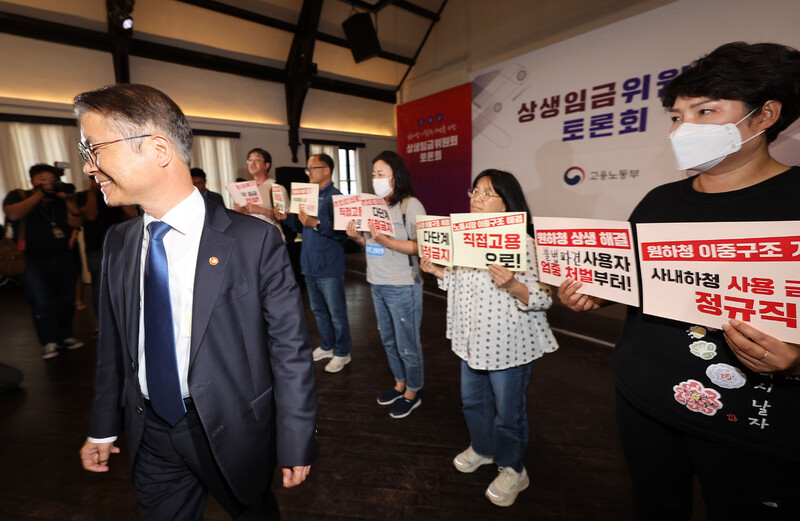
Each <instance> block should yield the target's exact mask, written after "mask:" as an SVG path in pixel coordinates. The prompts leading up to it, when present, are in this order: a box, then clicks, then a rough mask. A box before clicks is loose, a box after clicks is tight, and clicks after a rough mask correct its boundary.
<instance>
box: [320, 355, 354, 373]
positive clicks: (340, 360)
mask: <svg viewBox="0 0 800 521" xmlns="http://www.w3.org/2000/svg"><path fill="white" fill-rule="evenodd" d="M349 363H350V355H347V356H334V357H333V358H332V359H331V361H330V362H328V365H326V366H325V370H326V371H327V372H329V373H338V372H339V371H341V370H342V369H343V368H344V366H346V365H347V364H349Z"/></svg>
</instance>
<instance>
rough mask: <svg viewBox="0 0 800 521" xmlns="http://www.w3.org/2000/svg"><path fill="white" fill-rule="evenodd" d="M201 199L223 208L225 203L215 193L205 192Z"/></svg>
mask: <svg viewBox="0 0 800 521" xmlns="http://www.w3.org/2000/svg"><path fill="white" fill-rule="evenodd" d="M203 197H205V198H206V199H208V200H209V201H211V202H214V203H217V204H218V205H220V206H225V201H224V200H223V199H222V196H221V195H220V194H218V193H217V192H212V191H211V190H206V193H204V194H203Z"/></svg>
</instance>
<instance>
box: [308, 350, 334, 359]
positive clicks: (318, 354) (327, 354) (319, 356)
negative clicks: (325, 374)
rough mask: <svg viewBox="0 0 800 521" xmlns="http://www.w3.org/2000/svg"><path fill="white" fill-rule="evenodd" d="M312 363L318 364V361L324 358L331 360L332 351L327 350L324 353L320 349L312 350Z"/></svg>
mask: <svg viewBox="0 0 800 521" xmlns="http://www.w3.org/2000/svg"><path fill="white" fill-rule="evenodd" d="M312 354H313V355H314V361H315V362H319V361H320V360H325V359H326V358H333V349H328V350H327V351H325V350H324V349H322V348H321V347H318V348H316V349H314V353H312Z"/></svg>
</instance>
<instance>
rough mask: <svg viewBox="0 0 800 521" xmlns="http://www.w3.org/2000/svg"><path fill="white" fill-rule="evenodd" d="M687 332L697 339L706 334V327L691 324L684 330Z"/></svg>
mask: <svg viewBox="0 0 800 521" xmlns="http://www.w3.org/2000/svg"><path fill="white" fill-rule="evenodd" d="M686 332H687V333H689V336H690V337H692V338H697V339H698V340H699V339H701V338H703V337H704V336H706V333H707V331H706V328H704V327H703V326H692V327H690V328H689V329H687V330H686Z"/></svg>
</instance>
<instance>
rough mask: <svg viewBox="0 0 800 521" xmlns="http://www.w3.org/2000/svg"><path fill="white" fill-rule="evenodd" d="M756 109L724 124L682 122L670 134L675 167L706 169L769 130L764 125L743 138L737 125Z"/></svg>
mask: <svg viewBox="0 0 800 521" xmlns="http://www.w3.org/2000/svg"><path fill="white" fill-rule="evenodd" d="M756 110H758V109H754V110H753V112H755V111H756ZM753 112H751V113H750V114H748V115H746V116H745V117H743V118H742V119H740V120H739V121H737V122H736V123H726V124H724V125H716V124H704V125H701V124H697V123H681V124H680V126H679V127H678V128H676V129H675V130H673V131H672V132H670V134H669V142H670V145H672V154H673V155H674V156H675V168H677V169H678V170H699V171H700V172H704V171H706V170H708V169H710V168H714V167H715V166H717V165H718V164H720V163H721V162H722V160H723V159H725V158H726V157H728V156H729V155H730V154H733V153H734V152H738V151H739V149H740V148H742V145H743V144H745V143H747V142H748V141H750V140H751V139H753V138H754V137H756V136H758V135H759V134H763V133H764V132H766V129H764V130H762V131H761V132H759V133H758V134H756V135H755V136H752V137H750V138H748V139H747V140H745V141H742V134H741V133H740V132H739V129H738V128H737V125H738V124H739V123H741V122H742V121H744V120H746V119H747V118H749V117H750V116H751V115H753Z"/></svg>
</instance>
